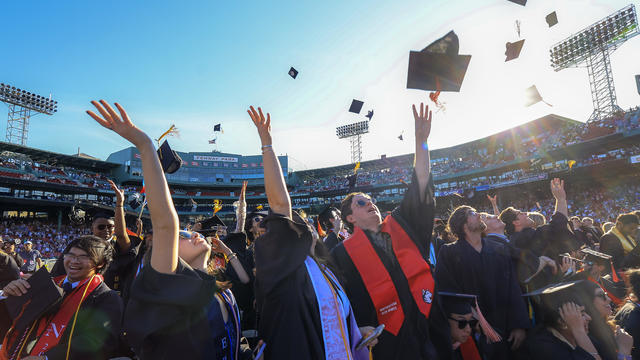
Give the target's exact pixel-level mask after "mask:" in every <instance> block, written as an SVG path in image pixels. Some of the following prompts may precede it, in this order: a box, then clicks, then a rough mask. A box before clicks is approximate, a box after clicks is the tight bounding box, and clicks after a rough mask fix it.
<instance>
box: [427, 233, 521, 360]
mask: <svg viewBox="0 0 640 360" xmlns="http://www.w3.org/2000/svg"><path fill="white" fill-rule="evenodd" d="M506 252H507V250H506V249H505V248H504V246H503V245H500V244H498V243H495V242H492V241H488V240H486V239H482V251H481V252H477V251H476V250H475V249H474V248H473V247H472V246H471V245H470V244H469V243H468V242H467V241H466V240H464V239H461V240H458V241H456V242H454V243H451V244H446V245H444V246H443V247H442V248H441V249H440V253H439V254H438V266H437V267H436V282H437V284H438V289H439V290H440V291H449V292H455V293H461V294H474V295H478V304H479V306H480V310H481V311H482V314H483V315H484V317H485V318H486V319H487V321H488V322H489V324H491V326H492V327H493V328H494V329H495V330H496V331H497V332H498V333H499V334H500V336H502V339H503V341H502V342H500V343H497V344H492V345H491V346H487V344H486V341H484V340H480V341H479V346H480V349H479V350H480V351H481V353H483V354H485V355H487V356H489V357H490V358H492V359H506V358H508V357H509V350H508V344H507V342H506V339H507V338H508V337H509V333H510V332H511V330H513V329H528V328H530V327H531V325H530V322H529V318H528V313H527V309H526V305H525V302H524V299H523V298H522V292H521V291H520V285H519V283H518V278H517V275H516V272H515V268H514V266H513V263H512V260H511V257H509V256H508V255H507V253H506Z"/></svg>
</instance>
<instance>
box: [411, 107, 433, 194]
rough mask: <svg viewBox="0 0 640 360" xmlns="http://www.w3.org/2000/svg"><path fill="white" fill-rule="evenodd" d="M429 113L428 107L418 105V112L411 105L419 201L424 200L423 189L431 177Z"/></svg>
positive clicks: (430, 115)
mask: <svg viewBox="0 0 640 360" xmlns="http://www.w3.org/2000/svg"><path fill="white" fill-rule="evenodd" d="M431 117H432V114H431V111H429V105H427V106H424V104H423V103H420V112H419V113H418V110H417V109H416V106H415V105H413V118H414V120H415V129H416V133H415V136H416V153H415V158H414V168H415V171H416V177H417V178H418V185H419V189H420V200H421V201H422V200H423V199H424V195H425V189H426V187H427V184H428V183H429V176H430V175H431V164H430V159H429V146H428V144H427V139H428V138H429V134H430V133H431Z"/></svg>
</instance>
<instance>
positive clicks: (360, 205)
mask: <svg viewBox="0 0 640 360" xmlns="http://www.w3.org/2000/svg"><path fill="white" fill-rule="evenodd" d="M369 203H372V204H375V203H376V199H374V198H370V199H369V200H363V199H358V200H356V205H357V206H358V207H364V206H366V205H367V204H369Z"/></svg>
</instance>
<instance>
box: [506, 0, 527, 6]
mask: <svg viewBox="0 0 640 360" xmlns="http://www.w3.org/2000/svg"><path fill="white" fill-rule="evenodd" d="M509 1H511V2H512V3H516V4H518V5H522V6H525V5H527V0H509Z"/></svg>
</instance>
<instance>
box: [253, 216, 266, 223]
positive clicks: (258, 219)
mask: <svg viewBox="0 0 640 360" xmlns="http://www.w3.org/2000/svg"><path fill="white" fill-rule="evenodd" d="M262 219H264V217H262V216H256V217H254V218H253V222H255V223H259V222H261V221H262Z"/></svg>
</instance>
